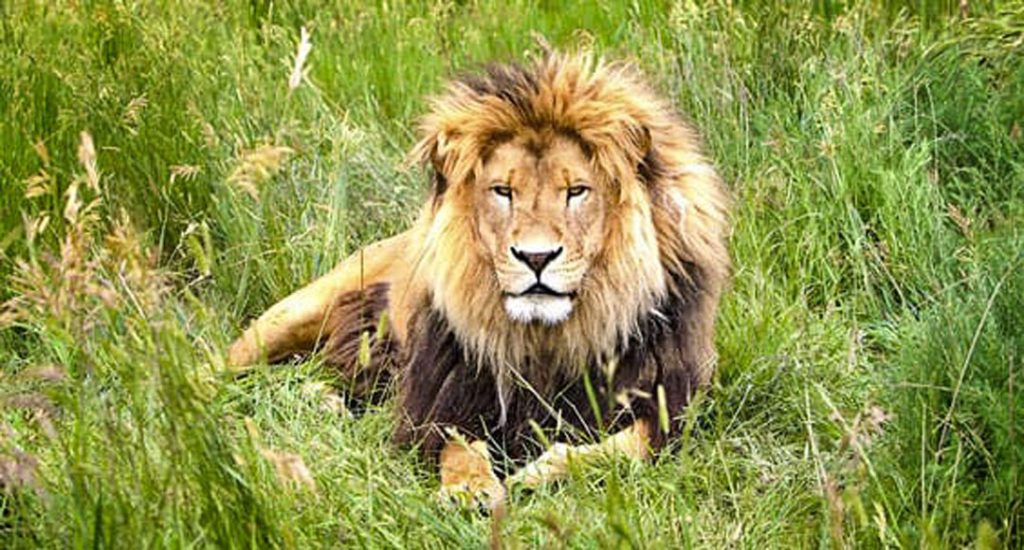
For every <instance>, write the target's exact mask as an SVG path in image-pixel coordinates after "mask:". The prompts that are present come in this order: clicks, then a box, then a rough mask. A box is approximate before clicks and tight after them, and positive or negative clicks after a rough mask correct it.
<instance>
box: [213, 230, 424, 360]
mask: <svg viewBox="0 0 1024 550" xmlns="http://www.w3.org/2000/svg"><path fill="white" fill-rule="evenodd" d="M407 240H408V233H402V234H400V235H397V236H394V237H391V238H389V239H385V240H383V241H380V242H377V243H374V244H371V245H369V246H367V247H366V248H364V249H362V250H361V251H359V252H357V253H356V254H354V255H352V256H350V257H349V258H347V259H345V260H344V261H342V262H341V263H339V264H338V265H337V266H336V267H335V268H334V269H332V270H331V271H330V272H329V273H327V274H326V275H324V276H322V277H320V278H319V279H317V280H315V281H313V282H312V283H310V284H309V285H307V286H305V287H303V288H301V289H299V290H297V291H295V292H294V293H292V294H291V295H289V296H288V297H286V298H285V299H283V300H281V301H280V302H278V303H276V304H274V305H273V306H271V307H270V309H268V310H267V311H266V312H264V313H263V314H262V315H260V316H259V318H258V319H256V320H255V321H253V322H252V324H251V325H249V328H248V329H246V331H245V332H244V333H243V334H242V336H240V337H239V338H238V339H237V340H235V342H234V343H233V344H231V348H230V349H229V351H228V365H229V366H232V367H244V366H247V365H251V364H253V363H255V362H257V361H259V360H260V359H263V358H265V359H266V360H267V361H276V360H279V359H282V358H284V357H287V356H288V355H289V354H291V353H301V352H307V351H311V350H312V349H313V348H314V347H315V346H316V344H317V342H318V341H319V340H320V339H321V337H322V336H323V330H324V321H325V320H326V318H327V314H328V313H329V312H330V309H331V306H332V305H333V304H334V301H335V299H336V298H337V297H338V296H339V295H340V294H342V293H344V292H349V291H357V290H359V289H361V288H365V287H366V286H369V285H371V284H374V283H380V282H389V281H390V277H391V274H392V271H393V269H394V267H395V266H396V264H400V263H401V261H402V253H403V251H404V249H405V247H406V244H407V242H406V241H407Z"/></svg>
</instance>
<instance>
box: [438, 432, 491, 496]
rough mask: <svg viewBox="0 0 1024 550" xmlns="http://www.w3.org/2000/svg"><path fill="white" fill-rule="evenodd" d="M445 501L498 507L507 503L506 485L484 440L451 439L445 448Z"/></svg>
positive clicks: (443, 477)
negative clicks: (497, 472)
mask: <svg viewBox="0 0 1024 550" xmlns="http://www.w3.org/2000/svg"><path fill="white" fill-rule="evenodd" d="M437 496H438V499H439V500H440V501H441V502H442V503H444V504H448V505H451V504H455V505H458V506H462V507H475V508H479V509H481V510H484V511H494V510H497V509H498V508H499V507H500V506H501V505H502V504H503V503H504V502H505V486H504V485H502V483H501V480H499V479H498V476H496V475H494V470H492V469H491V455H490V453H489V452H488V451H487V444H486V443H484V442H483V441H474V442H473V443H466V442H465V441H459V440H454V441H449V442H448V444H447V445H446V446H445V448H444V450H443V451H441V489H440V490H439V491H438V494H437Z"/></svg>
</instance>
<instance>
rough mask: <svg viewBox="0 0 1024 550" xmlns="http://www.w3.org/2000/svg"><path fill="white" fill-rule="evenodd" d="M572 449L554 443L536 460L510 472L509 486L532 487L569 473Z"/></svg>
mask: <svg viewBox="0 0 1024 550" xmlns="http://www.w3.org/2000/svg"><path fill="white" fill-rule="evenodd" d="M573 450H574V449H573V447H570V446H569V445H566V444H565V443H555V444H554V445H552V446H551V448H550V449H548V450H547V451H544V454H542V455H540V456H539V457H537V459H536V460H534V461H533V462H531V463H529V464H527V465H526V466H523V467H522V468H520V469H519V471H518V472H516V473H515V474H512V475H511V476H510V477H509V478H508V485H509V487H512V486H516V485H519V486H522V487H526V488H529V489H532V488H535V487H538V486H540V485H543V484H545V483H549V482H551V481H555V480H558V479H561V478H563V477H565V476H566V474H568V473H569V461H570V460H571V458H572V455H573Z"/></svg>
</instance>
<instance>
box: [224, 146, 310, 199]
mask: <svg viewBox="0 0 1024 550" xmlns="http://www.w3.org/2000/svg"><path fill="white" fill-rule="evenodd" d="M293 152H294V151H292V149H290V148H288V147H284V146H281V145H260V146H258V147H256V148H255V149H252V150H248V151H243V152H242V153H241V154H240V155H239V156H238V163H237V164H236V165H235V169H234V170H232V171H231V175H229V176H228V181H229V182H231V183H232V184H234V185H235V186H237V187H238V188H239V189H241V190H242V191H245V192H246V193H247V194H248V195H249V196H250V197H252V198H253V199H254V200H259V198H260V191H259V188H260V186H261V185H262V184H263V183H264V182H266V181H267V180H269V179H270V178H271V177H273V176H274V175H275V174H277V173H278V171H280V170H281V166H283V165H284V161H285V159H287V158H288V156H289V155H291V154H292V153H293Z"/></svg>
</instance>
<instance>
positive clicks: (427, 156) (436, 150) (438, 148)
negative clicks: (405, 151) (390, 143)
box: [409, 130, 449, 200]
mask: <svg viewBox="0 0 1024 550" xmlns="http://www.w3.org/2000/svg"><path fill="white" fill-rule="evenodd" d="M448 145H449V138H448V136H447V135H446V134H445V132H444V131H441V130H438V131H435V132H433V133H430V134H428V135H427V136H426V137H424V138H423V139H421V140H420V141H419V143H417V144H416V145H415V146H414V147H413V149H412V152H411V153H410V155H409V161H410V163H415V164H419V165H421V166H423V167H425V168H428V169H429V170H430V171H431V175H430V194H431V196H432V197H433V198H434V199H435V200H436V199H439V198H441V197H442V196H443V195H444V192H445V190H447V188H448V176H447V175H446V172H445V163H446V161H447V157H448V153H449V151H448Z"/></svg>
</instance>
